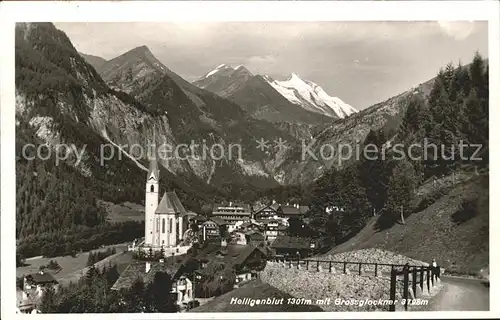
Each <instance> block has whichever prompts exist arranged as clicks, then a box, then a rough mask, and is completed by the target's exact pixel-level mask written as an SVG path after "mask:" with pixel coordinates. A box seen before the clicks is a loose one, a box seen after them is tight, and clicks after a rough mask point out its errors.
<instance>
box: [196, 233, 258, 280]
mask: <svg viewBox="0 0 500 320" xmlns="http://www.w3.org/2000/svg"><path fill="white" fill-rule="evenodd" d="M195 259H197V260H198V261H200V264H201V267H202V270H201V271H200V272H201V273H202V274H203V268H204V267H205V266H206V265H208V263H209V262H211V261H221V262H223V263H224V264H225V265H226V266H231V267H232V268H233V269H234V271H235V274H236V283H240V282H242V281H246V280H250V279H252V278H255V277H256V272H257V271H260V270H262V269H264V267H265V265H266V261H267V260H266V259H267V255H266V251H265V250H263V249H262V248H258V247H256V246H252V245H238V244H225V243H224V242H221V243H210V244H208V245H206V246H205V247H204V248H203V249H202V250H200V252H198V254H197V255H196V256H195Z"/></svg>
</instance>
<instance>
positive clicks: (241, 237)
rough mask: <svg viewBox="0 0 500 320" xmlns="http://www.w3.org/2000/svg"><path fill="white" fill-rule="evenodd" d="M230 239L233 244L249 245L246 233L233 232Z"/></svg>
mask: <svg viewBox="0 0 500 320" xmlns="http://www.w3.org/2000/svg"><path fill="white" fill-rule="evenodd" d="M230 237H231V241H230V243H231V244H240V245H247V238H246V236H245V233H244V232H242V231H233V232H231V234H230Z"/></svg>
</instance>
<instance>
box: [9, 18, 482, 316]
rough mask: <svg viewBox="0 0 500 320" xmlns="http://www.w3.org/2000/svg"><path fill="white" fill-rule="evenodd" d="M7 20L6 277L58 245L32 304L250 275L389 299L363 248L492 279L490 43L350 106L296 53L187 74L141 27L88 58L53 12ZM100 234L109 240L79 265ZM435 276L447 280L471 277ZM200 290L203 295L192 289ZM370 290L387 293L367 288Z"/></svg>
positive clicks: (215, 290) (185, 290) (111, 306)
mask: <svg viewBox="0 0 500 320" xmlns="http://www.w3.org/2000/svg"><path fill="white" fill-rule="evenodd" d="M15 37H16V47H15V57H16V78H15V81H16V92H15V94H16V106H15V108H16V119H15V121H16V124H15V125H16V139H15V140H16V141H15V143H16V213H15V214H16V239H17V248H16V250H17V256H16V258H17V259H16V260H17V261H16V263H17V269H16V273H17V275H16V276H17V277H21V276H26V275H27V274H30V276H31V277H34V278H37V277H40V278H44V277H48V276H46V275H45V276H44V271H43V270H45V268H44V267H46V265H48V264H50V263H51V261H52V260H54V259H55V260H57V262H58V264H59V265H60V267H61V268H60V269H58V270H59V271H58V273H54V279H55V280H54V281H52V280H51V279H49V280H47V281H48V282H50V283H57V284H58V285H59V284H60V286H61V288H63V289H61V291H58V292H56V291H54V292H52V291H50V290H51V289H48V290H49V291H48V292H50V293H49V297H50V298H43V299H42V300H40V301H43V302H37V304H34V305H35V306H34V307H33V308H34V309H35V310H38V309H40V310H42V312H43V313H75V312H97V313H99V312H111V313H113V312H115V313H122V312H181V311H182V312H185V311H187V310H190V309H193V311H194V312H196V311H199V312H206V311H207V310H211V309H210V308H215V309H216V310H220V311H248V308H245V307H242V306H234V305H231V304H229V303H228V302H227V301H228V299H233V298H234V297H237V298H238V297H244V296H245V295H246V294H250V292H253V295H254V297H255V298H258V297H257V296H256V295H255V292H259V293H260V294H262V295H266V294H267V295H271V296H273V297H276V298H285V299H287V298H296V297H299V296H304V295H306V296H314V299H313V300H314V301H320V300H321V299H324V298H327V296H326V295H327V294H331V295H336V296H339V297H344V296H345V297H348V296H349V295H357V296H359V297H361V298H366V299H393V298H394V297H395V296H394V295H392V293H391V296H389V291H390V290H393V286H390V282H389V280H390V281H396V280H394V279H395V278H391V277H388V279H389V280H388V279H387V278H383V277H379V278H377V271H375V273H374V276H371V274H368V275H366V274H363V277H361V276H362V271H363V273H364V272H365V271H366V270H364V269H363V270H362V265H361V264H362V263H366V264H367V265H371V264H381V265H384V264H387V265H388V266H391V269H388V270H389V271H388V270H386V269H384V271H383V272H385V273H388V272H389V273H390V272H392V271H393V270H395V268H399V267H401V266H402V265H404V264H405V263H408V264H409V265H410V264H411V267H412V268H417V267H423V266H426V267H429V265H430V264H431V261H433V259H435V260H436V261H437V263H438V266H439V269H438V266H437V265H432V267H429V269H428V272H430V271H432V272H433V277H434V272H437V274H438V276H437V277H440V276H441V275H440V274H439V272H440V270H443V271H444V272H445V274H443V282H445V279H446V278H445V277H446V276H449V275H456V276H470V277H475V278H481V279H483V280H484V281H486V282H487V283H488V284H489V261H490V260H489V259H490V258H489V256H490V246H489V234H490V231H489V230H490V229H489V201H490V199H489V184H490V180H489V131H488V130H489V123H488V121H489V109H488V106H489V62H488V59H487V58H486V59H485V58H484V57H483V56H481V54H480V53H479V52H476V53H475V54H474V55H473V56H471V57H467V61H468V64H465V65H464V64H462V63H461V62H460V63H459V64H453V63H451V62H450V63H449V64H448V65H446V66H443V68H442V69H440V70H436V72H435V73H436V76H435V77H433V78H431V79H429V80H427V81H425V82H422V83H420V84H418V85H415V86H414V87H412V88H409V89H408V90H406V91H404V92H401V93H400V94H398V95H396V96H393V97H388V98H387V99H386V100H384V101H382V102H380V103H377V104H375V105H372V106H370V107H367V108H364V107H365V106H359V107H360V109H359V110H358V109H357V108H358V106H356V108H355V107H353V106H351V105H350V104H349V103H348V102H344V101H343V100H342V99H341V97H338V96H337V94H336V93H327V92H326V91H325V89H323V88H327V85H325V84H322V85H321V86H320V85H319V82H318V83H316V82H313V81H312V80H308V79H307V78H308V77H302V76H299V74H298V72H296V71H295V70H287V71H286V73H287V74H289V76H288V78H285V80H276V79H274V78H277V79H280V78H278V77H273V78H272V77H271V76H269V75H267V74H265V73H264V72H257V70H259V71H260V70H261V69H259V68H255V70H254V69H253V68H251V67H250V66H248V67H247V66H245V65H243V64H241V65H237V66H235V67H233V66H232V65H231V64H230V63H228V64H221V65H219V66H218V67H216V68H215V69H213V70H211V71H208V70H207V71H206V72H204V75H203V76H201V77H198V78H197V79H194V77H191V79H190V81H188V80H186V79H187V78H186V79H185V78H183V77H182V76H181V75H180V74H178V73H176V72H174V71H173V70H171V69H170V65H169V64H168V61H169V60H168V59H165V58H164V55H160V54H157V56H158V57H161V59H159V58H158V57H157V56H156V55H155V54H156V51H152V50H151V49H150V48H149V47H148V45H140V46H136V47H131V48H129V49H126V51H125V52H124V53H121V54H118V55H117V56H115V57H113V58H109V59H108V58H106V59H104V58H102V57H99V56H97V55H89V54H86V53H85V52H80V48H79V47H78V46H77V45H76V42H75V43H73V41H72V39H70V37H68V35H67V34H66V33H65V32H64V31H63V30H61V29H58V28H56V26H55V25H54V24H52V23H19V24H17V26H16V33H15ZM77 47H78V48H79V49H78V50H77ZM153 52H155V54H154V53H153ZM172 68H173V67H172ZM301 74H302V72H301ZM193 79H194V80H193ZM281 79H282V78H281ZM311 79H313V78H311ZM315 81H317V80H315ZM328 91H331V90H328ZM428 143H431V144H432V145H431V146H430V147H429V145H428ZM66 144H71V145H72V146H74V147H75V148H76V149H78V150H84V151H85V152H83V153H82V154H83V155H82V156H81V157H80V155H78V154H76V153H75V149H69V148H68V149H62V148H59V147H58V146H60V145H66ZM27 145H30V146H32V147H33V148H30V149H28V148H26V146H27ZM42 145H43V146H44V147H43V148H45V151H46V152H42V154H41V155H40V152H38V154H37V152H36V151H39V150H40V149H37V148H35V147H36V146H42ZM463 145H467V146H479V148H477V149H476V151H478V152H473V149H472V148H468V149H465V151H464V150H462V149H460V150H459V151H458V146H463ZM151 146H154V148H153V149H155V150H153V151H152V150H151ZM438 146H439V147H440V148H441V153H439V152H437V151H434V153H431V155H430V156H429V153H430V152H433V149H432V148H433V147H436V150H437V149H438ZM368 147H374V148H376V151H374V153H376V154H377V156H379V155H382V158H379V157H376V158H372V157H370V155H369V154H368V153H367V152H366V149H367V148H368ZM398 147H399V148H400V150H398ZM43 148H41V149H42V150H44V149H43ZM165 149H166V151H165ZM361 149H363V151H364V152H360V150H361ZM47 150H48V151H47ZM103 150H106V152H107V154H108V155H109V157H105V159H103ZM179 150H181V152H180V153H179ZM214 150H217V152H216V153H214ZM228 150H229V151H233V150H237V151H241V152H240V153H238V152H235V154H238V157H233V156H229V154H228V153H227V151H228ZM401 150H402V151H401ZM429 150H431V151H429ZM442 150H444V151H442ZM356 152H357V153H356ZM165 153H167V154H169V153H170V155H171V154H174V156H171V157H168V156H167V157H164V154H165ZM458 153H460V156H458ZM449 154H452V155H453V157H450V156H449ZM414 155H416V156H417V157H414ZM455 156H456V157H455ZM108 247H109V248H111V247H115V248H116V250H117V251H116V252H115V253H114V254H113V255H110V256H108V257H107V258H105V259H104V260H102V261H101V262H96V263H95V264H94V265H93V266H91V265H87V259H89V255H90V252H93V251H100V250H104V249H106V248H108ZM103 248H104V249H103ZM118 251H119V252H118ZM122 251H123V252H122ZM29 257H31V259H26V258H29ZM106 259H107V260H106ZM279 259H288V261H292V260H293V261H297V265H296V269H297V270H285V269H286V268H283V265H277V264H275V263H277V262H279ZM307 259H325V260H329V261H343V262H344V270H343V273H342V274H334V272H332V269H331V267H330V270H329V273H331V275H330V276H329V277H328V281H323V280H322V279H323V278H324V276H323V275H322V274H320V273H319V272H323V271H325V270H324V269H321V268H320V263H319V262H318V264H317V269H316V270H315V272H317V273H314V274H310V273H307V272H309V271H311V270H309V263H308V262H307V261H308V260H307ZM336 259H337V260H336ZM301 261H304V262H305V263H306V265H307V267H306V270H304V271H305V272H306V273H304V272H303V271H301V270H300V269H301V265H300V263H301ZM270 262H271V263H270ZM347 263H351V264H356V263H358V264H359V270H358V271H359V277H357V276H358V275H356V276H353V275H352V274H351V273H352V272H354V273H355V272H356V270H351V271H348V270H347V271H346V264H347ZM52 264H53V262H52ZM112 265H114V266H113V267H112ZM325 266H326V265H325ZM330 266H331V263H330ZM336 268H339V267H338V266H337V267H336ZM381 268H382V266H381ZM288 269H291V264H290V266H289V268H288ZM51 270H52V269H51ZM151 270H153V272H150V271H151ZM337 270H339V269H337ZM398 270H399V269H398ZM415 270H417V269H415ZM419 270H423V269H419ZM436 270H438V271H436ZM369 272H371V271H369ZM398 272H399V271H398ZM401 272H405V271H404V269H402V271H401ZM415 272H416V271H415ZM36 274H39V276H33V275H36ZM406 276H408V274H406ZM412 277H413V280H412V281H413V282H415V281H416V280H415V276H412ZM22 278H24V277H22ZM48 278H50V277H48ZM291 279H293V281H292V280H291ZM391 279H392V280H391ZM422 279H423V275H422ZM42 280H43V281H45V280H44V279H42ZM309 280H311V281H313V282H314V283H316V287H317V288H320V289H321V290H320V291H314V290H316V287H314V288H313V287H308V286H307V285H306V284H305V283H306V281H309ZM483 280H482V281H483ZM405 281H408V279H406V280H405ZM436 281H437V280H436ZM70 283H71V284H70ZM447 283H448V284H449V286H448V287H446V288H448V289H449V288H451V289H450V290H451V291H446V290H445V291H443V292H451V293H452V294H454V293H453V292H459V291H460V290H461V289H460V288H462V289H464V288H465V287H467V286H470V287H474V288H475V289H471V290H479V289H478V288H477V286H475V285H474V284H470V283H469V284H464V285H463V286H461V284H458V287H459V288H458V289H457V288H456V287H453V285H454V284H453V281H452V280H450V281H448V282H447ZM407 284H408V283H407ZM420 285H422V283H421V284H420ZM433 286H434V287H436V289H435V291H433V292H432V295H431V294H430V292H428V294H429V299H430V298H431V297H434V294H438V292H439V290H441V289H442V286H440V285H438V284H435V285H434V283H433ZM166 287H168V288H171V291H170V292H171V293H174V294H172V295H164V294H162V293H164V291H165V288H166ZM366 288H369V289H366ZM394 288H395V285H394ZM28 289H30V290H32V289H33V288H31V287H30V288H28ZM400 289H401V288H399V285H398V293H397V295H398V297H399V296H400V295H401V292H400V291H401V290H403V289H401V290H400ZM23 290H24V289H23ZM58 290H59V289H58ZM394 290H395V289H394ZM405 290H406V289H405ZM412 290H413V289H412ZM429 290H430V289H429ZM464 290H465V289H464ZM479 291H481V292H483V291H482V290H479ZM391 292H392V291H391ZM320 293H321V294H320ZM483 293H484V296H486V293H485V292H483ZM394 294H395V293H394ZM404 294H408V292H406V293H404ZM404 294H403V295H404ZM413 294H414V295H415V294H416V292H413ZM487 295H488V296H489V291H488V293H487ZM40 296H41V295H40ZM160 296H161V298H158V297H160ZM323 296H324V297H323ZM484 296H483V295H482V297H484ZM155 297H156V298H155ZM197 297H198V298H200V299H207V300H206V301H208V300H210V301H209V302H207V303H206V305H202V306H199V307H196V305H195V303H194V302H195V300H196V298H197ZM72 299H76V301H78V302H79V303H75V305H72V304H71V303H70V302H69V301H72ZM119 301H126V303H121V302H120V303H119ZM203 301H204V300H203ZM311 301H312V300H311ZM436 301H438V302H433V303H431V306H432V308H438V309H439V308H440V307H439V306H442V305H446V306H449V305H450V302H449V298H447V297H445V298H439V299H438V300H436ZM439 301H441V302H439ZM443 301H444V302H443ZM475 304H476V305H477V304H480V303H475ZM483 307H484V305H481V308H483ZM285 309H286V308H285ZM355 309H356V308H353V307H349V306H344V307H342V308H337V307H335V306H323V307H317V306H294V307H293V308H291V309H289V310H286V311H354V310H355ZM379 309H380V310H389V308H375V307H373V308H372V307H366V310H379ZM256 310H262V311H276V309H274V308H271V307H269V308H268V307H263V306H261V307H260V308H255V310H254V311H256Z"/></svg>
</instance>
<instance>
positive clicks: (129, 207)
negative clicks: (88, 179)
mask: <svg viewBox="0 0 500 320" xmlns="http://www.w3.org/2000/svg"><path fill="white" fill-rule="evenodd" d="M99 204H100V205H101V206H103V207H104V208H105V209H106V213H107V216H106V220H107V221H109V222H126V221H144V206H143V205H140V204H136V203H132V202H128V201H127V202H124V203H122V204H114V203H112V202H109V201H99Z"/></svg>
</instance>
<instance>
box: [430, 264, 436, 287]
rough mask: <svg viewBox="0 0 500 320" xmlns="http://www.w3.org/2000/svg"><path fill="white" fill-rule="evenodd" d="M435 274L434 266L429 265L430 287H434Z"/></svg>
mask: <svg viewBox="0 0 500 320" xmlns="http://www.w3.org/2000/svg"><path fill="white" fill-rule="evenodd" d="M435 276H436V272H435V268H434V267H431V285H432V287H433V288H434V283H435V281H434V277H435Z"/></svg>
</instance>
